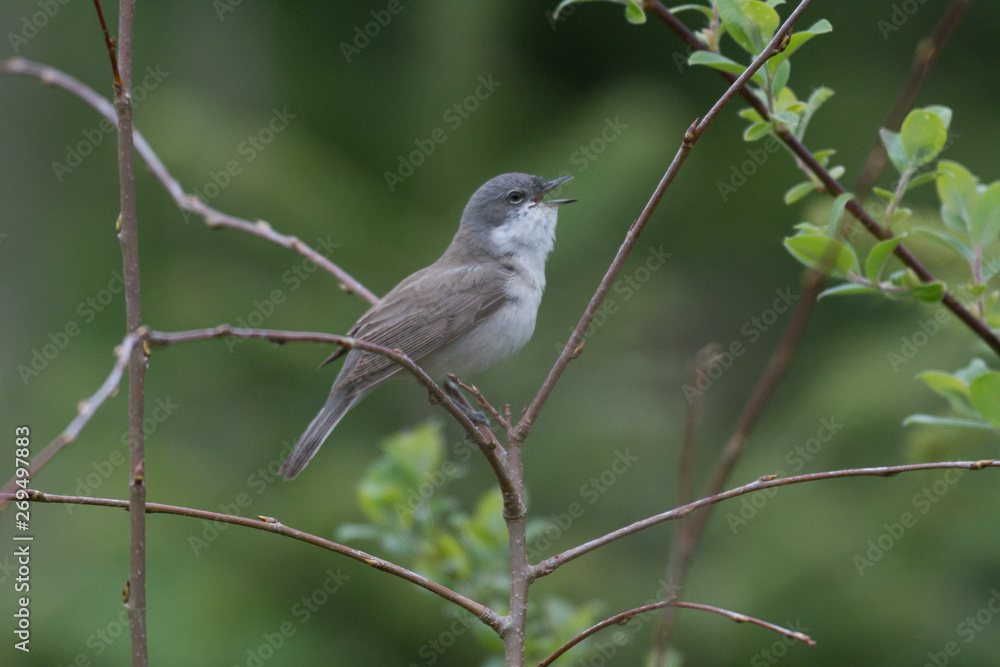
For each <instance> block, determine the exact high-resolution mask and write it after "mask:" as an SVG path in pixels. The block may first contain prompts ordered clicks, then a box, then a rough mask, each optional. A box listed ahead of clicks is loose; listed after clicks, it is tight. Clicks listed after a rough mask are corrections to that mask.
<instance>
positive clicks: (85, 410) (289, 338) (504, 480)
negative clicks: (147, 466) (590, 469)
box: [0, 324, 512, 510]
mask: <svg viewBox="0 0 1000 667" xmlns="http://www.w3.org/2000/svg"><path fill="white" fill-rule="evenodd" d="M226 336H232V337H234V338H258V339H265V340H269V341H271V342H275V343H289V342H314V343H328V344H334V345H343V346H345V347H357V348H358V349H361V350H365V351H367V352H372V353H374V354H378V355H381V356H384V357H386V358H388V359H390V360H392V361H394V362H396V363H397V364H399V365H400V366H402V367H403V368H404V369H406V370H407V371H408V372H410V373H412V374H413V375H414V376H415V377H416V378H417V381H418V382H420V384H422V385H423V386H424V387H425V388H426V389H427V391H428V392H429V393H430V395H432V396H433V397H434V399H435V401H436V402H437V403H438V404H440V405H441V406H443V407H444V408H445V410H447V411H448V413H449V414H450V415H451V416H452V417H454V418H455V420H456V421H457V422H458V423H459V425H460V426H461V427H462V428H463V429H464V430H465V432H466V433H468V434H469V436H470V437H471V438H472V439H473V441H474V442H475V443H476V445H478V446H479V448H480V450H481V451H482V452H483V454H484V455H485V456H486V459H487V461H488V462H489V464H490V467H491V468H492V469H493V471H494V473H495V474H496V475H497V479H498V481H499V483H500V488H501V490H506V491H507V492H510V491H511V489H512V487H511V483H510V479H509V476H508V475H507V473H506V470H505V468H504V461H503V459H502V457H501V456H500V454H499V452H502V451H503V448H502V447H499V443H498V442H497V440H496V438H495V437H493V434H492V433H490V432H489V431H488V430H487V432H486V433H487V434H488V435H486V434H484V433H483V432H482V431H481V430H479V429H478V428H477V425H476V424H475V423H474V422H473V421H472V420H470V419H469V417H468V415H466V414H465V412H464V411H463V410H462V409H461V408H459V407H458V406H457V405H455V403H454V401H452V400H451V397H450V396H448V394H447V393H446V392H445V391H444V390H442V389H441V387H439V386H438V385H437V384H436V383H435V382H434V380H433V379H432V378H431V377H430V376H429V375H427V373H425V372H424V371H423V369H421V368H420V367H419V366H417V365H416V364H415V363H414V362H413V360H412V359H410V358H409V357H408V356H406V355H405V354H403V353H402V352H400V351H399V350H390V349H389V348H386V347H382V346H381V345H376V344H374V343H369V342H366V341H363V340H358V339H355V338H351V337H349V336H338V335H335V334H326V333H314V332H309V331H279V330H274V329H242V328H238V327H231V326H229V325H228V324H223V325H220V326H217V327H214V328H212V329H195V330H191V331H174V332H162V331H150V330H149V329H142V330H140V331H138V332H136V333H135V334H129V335H128V336H126V337H125V339H124V340H123V341H122V344H121V345H120V346H119V347H118V348H116V349H115V355H116V362H115V366H114V368H112V370H111V373H110V374H109V375H108V377H107V379H106V380H105V381H104V383H103V384H102V385H101V387H100V388H99V389H98V390H97V391H96V392H94V394H93V395H92V396H91V397H90V398H88V399H86V400H84V401H81V402H80V404H79V405H78V411H79V414H78V415H77V416H76V417H75V418H74V419H73V421H71V422H70V424H69V426H67V427H66V428H65V429H64V430H63V432H62V433H60V434H59V436H57V437H56V439H55V440H53V441H52V442H51V443H49V445H48V446H47V447H46V448H45V449H43V450H42V452H41V453H40V454H38V456H36V457H35V458H34V459H33V460H32V461H31V467H30V471H31V476H32V477H34V475H35V474H36V473H37V472H38V471H39V470H41V469H42V467H43V466H45V464H47V463H48V462H49V461H51V460H52V458H53V457H54V456H55V455H56V454H58V453H59V450H61V449H62V448H63V447H65V446H67V445H68V444H70V443H71V442H73V441H74V440H75V439H76V438H77V436H78V435H79V433H80V430H81V429H82V428H83V427H84V426H85V425H86V423H87V422H88V421H90V419H91V418H92V417H93V416H94V414H95V413H96V412H97V409H98V408H99V407H100V406H101V404H103V403H104V401H106V400H107V399H108V398H109V397H110V396H112V395H114V393H115V391H116V389H117V388H118V384H119V382H121V378H122V374H123V372H124V369H125V367H126V366H127V365H128V357H129V354H130V353H131V351H132V349H133V346H135V345H137V344H138V343H140V342H142V343H145V344H148V345H149V346H151V347H165V346H167V345H172V344H176V343H184V342H190V341H196V340H207V339H210V338H221V337H226ZM15 488H16V486H15V485H14V479H13V478H12V479H11V480H10V481H8V482H7V484H5V485H4V487H3V489H0V494H2V493H7V494H9V493H13V492H14V490H15ZM5 506H6V505H5V503H3V501H2V500H0V510H2V509H3V508H4V507H5Z"/></svg>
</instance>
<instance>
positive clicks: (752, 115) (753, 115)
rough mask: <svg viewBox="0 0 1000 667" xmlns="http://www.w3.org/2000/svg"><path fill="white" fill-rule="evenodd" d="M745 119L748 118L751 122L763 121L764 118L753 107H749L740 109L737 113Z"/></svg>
mask: <svg viewBox="0 0 1000 667" xmlns="http://www.w3.org/2000/svg"><path fill="white" fill-rule="evenodd" d="M737 115H738V116H739V117H740V118H742V119H743V120H748V121H750V122H751V123H763V122H764V118H763V116H761V115H760V113H758V112H757V110H756V109H754V108H753V107H747V108H746V109H740V111H739V113H738V114H737Z"/></svg>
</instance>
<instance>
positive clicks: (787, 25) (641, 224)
mask: <svg viewBox="0 0 1000 667" xmlns="http://www.w3.org/2000/svg"><path fill="white" fill-rule="evenodd" d="M811 1H812V0H802V2H800V3H799V5H798V7H796V8H795V10H794V11H793V12H792V13H791V15H790V16H789V17H788V19H787V20H786V21H785V22H784V24H782V26H781V28H779V29H778V31H777V32H776V33H775V34H774V37H773V38H772V39H771V41H770V43H768V45H767V46H766V47H764V50H763V51H761V53H760V55H759V56H757V57H756V58H755V59H754V61H753V62H752V63H751V64H750V66H749V67H747V68H746V70H744V72H743V73H742V74H740V76H739V77H734V78H733V82H732V84H731V85H730V86H729V89H728V90H726V92H725V93H724V94H723V95H722V97H720V98H719V99H718V100H717V101H716V103H715V104H714V105H712V108H711V109H709V111H708V113H707V114H705V117H704V118H702V119H700V120H697V121H695V123H693V124H692V125H691V127H689V128H688V130H687V132H685V133H684V138H683V140H682V141H681V145H680V148H678V149H677V153H676V154H675V155H674V159H673V161H672V162H671V163H670V166H669V167H668V168H667V171H666V172H665V173H664V174H663V178H662V179H661V180H660V183H659V185H657V186H656V190H654V191H653V195H652V196H651V197H650V199H649V201H648V202H647V203H646V207H645V208H644V209H643V211H642V213H641V214H640V215H639V217H638V218H637V219H636V220H635V222H633V223H632V225H631V226H630V227H629V230H628V233H627V234H626V235H625V240H624V241H623V242H622V245H621V247H620V248H619V249H618V254H617V255H615V258H614V261H612V262H611V266H610V267H609V268H608V271H607V273H606V274H605V275H604V278H603V279H602V280H601V282H600V284H599V285H598V287H597V291H596V292H595V293H594V296H593V297H591V300H590V303H589V304H587V308H586V310H584V313H583V316H582V317H581V318H580V321H579V323H578V324H577V325H576V328H575V329H573V333H572V334H571V335H570V337H569V340H568V341H566V345H565V346H564V347H563V350H562V352H561V353H560V354H559V358H558V359H556V363H555V365H554V366H553V367H552V370H551V371H549V374H548V376H547V377H546V378H545V381H544V382H543V383H542V386H541V388H539V390H538V393H537V394H536V395H535V398H534V400H532V401H531V405H529V406H528V409H527V410H526V411H525V413H524V415H523V416H522V417H521V420H520V421H519V422H518V423H517V426H516V427H515V434H516V435H517V437H519V438H520V439H521V440H522V441H523V440H524V438H525V437H526V436H527V435H528V433H529V432H530V431H531V427H532V425H534V423H535V419H537V418H538V413H539V412H540V411H541V409H542V406H543V405H544V404H545V401H546V400H547V399H548V397H549V395H550V394H551V393H552V390H553V389H554V388H555V385H556V383H557V382H558V381H559V378H560V377H561V376H562V374H563V371H565V370H566V366H568V365H569V362H570V361H571V360H572V359H574V358H575V357H576V355H578V354H579V348H580V347H581V345H582V343H583V334H584V332H585V331H586V330H587V327H588V326H590V323H591V321H592V320H593V319H594V316H595V315H596V314H597V310H598V309H599V308H600V306H601V303H602V302H603V301H604V297H605V296H607V294H608V291H609V290H610V289H611V286H612V284H613V283H614V281H615V279H616V278H617V277H618V274H619V273H620V272H621V269H622V266H624V264H625V260H627V259H628V256H629V254H630V253H631V252H632V249H633V248H634V247H635V244H636V242H637V241H638V240H639V235H640V234H641V233H642V230H643V229H644V228H645V227H646V223H647V222H649V219H650V217H652V215H653V212H654V211H655V210H656V207H657V205H658V204H659V203H660V199H662V198H663V195H664V193H665V192H666V191H667V188H668V187H670V184H671V183H672V182H673V180H674V176H676V175H677V171H678V170H679V169H680V167H681V165H682V164H683V163H684V161H685V160H686V159H687V156H688V154H689V153H690V152H691V149H692V148H693V147H694V144H695V142H697V141H698V139H699V138H700V137H701V135H702V133H704V131H705V130H706V129H707V128H708V126H709V124H710V123H711V122H712V121H713V120H714V119H715V117H716V116H718V115H719V113H720V112H721V111H722V109H723V108H724V107H725V106H726V104H728V103H729V101H730V100H731V99H732V98H733V97H735V96H736V95H737V94H740V93H743V86H744V84H745V83H746V82H747V81H749V80H750V77H751V76H753V75H754V73H755V72H756V71H757V70H758V69H760V68H761V67H762V66H763V65H764V63H765V62H767V61H768V59H770V58H771V57H773V56H774V55H775V54H777V53H778V52H779V51H780V49H781V44H782V42H783V41H784V40H785V37H786V36H787V35H788V33H789V32H790V31H791V29H792V27H793V25H794V24H795V21H796V19H798V17H799V16H800V15H801V14H802V12H803V11H805V9H806V7H808V6H809V4H810V2H811ZM746 94H749V93H746Z"/></svg>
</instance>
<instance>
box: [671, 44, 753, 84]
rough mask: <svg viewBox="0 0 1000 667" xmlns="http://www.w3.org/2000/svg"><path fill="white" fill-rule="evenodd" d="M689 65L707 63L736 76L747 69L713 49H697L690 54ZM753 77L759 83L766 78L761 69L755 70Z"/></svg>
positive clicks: (713, 67)
mask: <svg viewBox="0 0 1000 667" xmlns="http://www.w3.org/2000/svg"><path fill="white" fill-rule="evenodd" d="M688 65H707V66H708V67H711V68H712V69H717V70H719V71H720V72H728V73H729V74H735V75H736V76H739V75H740V74H743V70H745V69H746V67H744V66H743V65H741V64H739V63H738V62H736V61H734V60H730V59H729V58H727V57H725V56H724V55H721V54H719V53H715V52H713V51H695V52H694V53H692V54H691V55H690V56H688ZM752 78H753V80H754V81H756V82H757V83H758V84H759V85H761V86H763V85H764V78H763V76H762V75H761V73H760V70H758V71H756V72H754V75H753V77H752Z"/></svg>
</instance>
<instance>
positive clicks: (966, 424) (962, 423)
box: [903, 414, 993, 430]
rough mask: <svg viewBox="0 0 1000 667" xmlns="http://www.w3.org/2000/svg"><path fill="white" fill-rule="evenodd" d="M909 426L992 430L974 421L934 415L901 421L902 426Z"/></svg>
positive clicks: (913, 417) (911, 417) (988, 425)
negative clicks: (926, 425) (923, 425)
mask: <svg viewBox="0 0 1000 667" xmlns="http://www.w3.org/2000/svg"><path fill="white" fill-rule="evenodd" d="M910 424H929V425H932V426H954V427H956V428H973V429H979V430H982V429H987V430H992V429H993V426H992V425H990V424H987V423H986V422H982V421H977V420H974V419H959V418H958V417H938V416H936V415H919V414H918V415H910V416H909V417H907V418H906V419H904V420H903V426H909V425H910Z"/></svg>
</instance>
